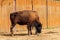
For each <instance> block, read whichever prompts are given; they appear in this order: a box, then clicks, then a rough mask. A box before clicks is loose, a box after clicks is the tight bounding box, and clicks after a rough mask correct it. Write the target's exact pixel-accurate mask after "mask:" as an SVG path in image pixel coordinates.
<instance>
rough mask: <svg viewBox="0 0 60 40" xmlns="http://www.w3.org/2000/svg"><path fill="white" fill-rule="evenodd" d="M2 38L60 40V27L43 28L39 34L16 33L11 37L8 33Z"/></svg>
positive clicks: (14, 39)
mask: <svg viewBox="0 0 60 40" xmlns="http://www.w3.org/2000/svg"><path fill="white" fill-rule="evenodd" d="M0 40H60V28H54V29H42V33H41V34H40V35H39V36H37V35H30V36H28V35H27V34H15V36H13V37H11V36H9V35H8V34H7V35H6V34H5V35H1V36H0Z"/></svg>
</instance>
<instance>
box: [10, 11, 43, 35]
mask: <svg viewBox="0 0 60 40" xmlns="http://www.w3.org/2000/svg"><path fill="white" fill-rule="evenodd" d="M10 20H11V28H10V32H11V34H12V35H13V28H14V27H15V25H16V24H19V25H27V29H28V34H32V31H31V29H32V26H35V28H36V34H37V33H41V29H42V24H41V23H40V22H39V16H38V15H37V12H36V11H31V10H23V11H18V12H14V13H11V14H10Z"/></svg>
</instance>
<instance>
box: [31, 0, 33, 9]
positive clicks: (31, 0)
mask: <svg viewBox="0 0 60 40" xmlns="http://www.w3.org/2000/svg"><path fill="white" fill-rule="evenodd" d="M31 5H32V10H33V0H31Z"/></svg>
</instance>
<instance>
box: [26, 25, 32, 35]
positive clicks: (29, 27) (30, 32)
mask: <svg viewBox="0 0 60 40" xmlns="http://www.w3.org/2000/svg"><path fill="white" fill-rule="evenodd" d="M27 29H28V35H30V34H31V35H32V31H31V25H27Z"/></svg>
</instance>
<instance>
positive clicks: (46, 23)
mask: <svg viewBox="0 0 60 40" xmlns="http://www.w3.org/2000/svg"><path fill="white" fill-rule="evenodd" d="M46 25H47V28H48V0H46Z"/></svg>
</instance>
